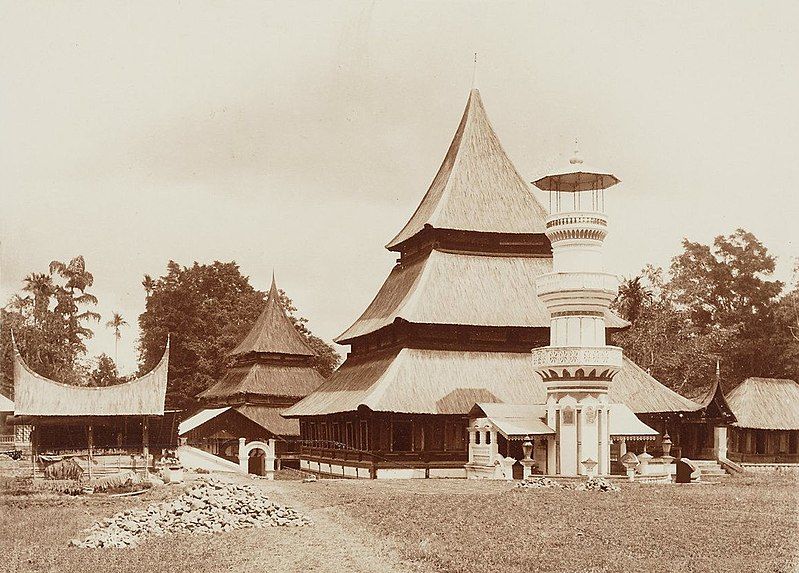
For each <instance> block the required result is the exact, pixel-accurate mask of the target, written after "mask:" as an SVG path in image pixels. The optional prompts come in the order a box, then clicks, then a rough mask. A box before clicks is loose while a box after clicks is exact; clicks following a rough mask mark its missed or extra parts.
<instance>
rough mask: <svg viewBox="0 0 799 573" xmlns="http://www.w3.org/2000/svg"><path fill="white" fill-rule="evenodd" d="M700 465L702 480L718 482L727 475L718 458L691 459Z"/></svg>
mask: <svg viewBox="0 0 799 573" xmlns="http://www.w3.org/2000/svg"><path fill="white" fill-rule="evenodd" d="M691 461H692V462H693V463H694V464H696V465H697V466H698V467H699V471H700V473H701V476H702V477H701V480H702V481H706V482H718V481H720V480H722V479H724V478H726V477H727V471H726V470H725V469H724V468H723V467H721V465H720V464H719V463H718V462H717V461H716V460H691Z"/></svg>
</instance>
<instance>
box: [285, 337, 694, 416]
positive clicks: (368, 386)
mask: <svg viewBox="0 0 799 573" xmlns="http://www.w3.org/2000/svg"><path fill="white" fill-rule="evenodd" d="M609 397H610V400H611V401H612V402H614V403H622V404H626V405H627V406H628V407H629V408H630V409H631V410H633V411H634V412H636V413H653V412H675V411H677V412H680V411H693V410H695V409H697V408H698V405H697V404H695V403H694V402H691V401H690V400H688V399H687V398H683V397H682V396H680V395H679V394H677V393H675V392H673V391H672V390H669V389H668V388H666V387H665V386H663V385H662V384H660V383H659V382H657V381H656V380H655V379H654V378H652V377H651V376H649V375H648V374H647V373H646V372H644V371H643V370H641V369H640V368H638V367H637V366H635V364H633V363H632V361H630V360H628V359H625V361H624V366H623V367H622V370H621V372H620V373H619V374H617V375H616V377H615V378H614V380H613V384H612V385H611V389H610V396H609ZM545 400H546V390H545V388H544V384H543V382H542V381H541V378H540V377H539V376H538V375H537V374H536V372H535V364H534V362H533V359H532V355H531V354H529V353H513V352H466V351H449V350H419V349H410V348H404V349H401V350H398V351H393V352H390V353H386V354H382V355H379V356H376V357H375V358H373V359H371V360H367V361H362V362H359V361H352V360H348V361H346V362H345V363H344V364H343V365H342V366H341V368H339V369H338V370H337V371H336V372H335V373H334V374H333V376H331V377H330V378H329V379H328V380H326V381H325V382H324V383H323V384H322V386H320V387H319V389H318V390H316V391H315V392H312V393H311V394H309V395H308V396H306V397H305V398H303V399H302V400H300V401H299V402H298V403H297V404H295V405H294V406H292V407H290V408H288V409H287V410H286V411H285V412H284V415H286V416H315V415H324V414H333V413H337V412H352V411H355V410H357V409H358V408H359V407H366V408H369V409H371V410H374V411H381V412H403V413H414V414H467V413H468V412H469V410H470V409H471V407H472V406H473V405H474V404H475V403H485V402H504V403H507V404H543V403H544V401H545Z"/></svg>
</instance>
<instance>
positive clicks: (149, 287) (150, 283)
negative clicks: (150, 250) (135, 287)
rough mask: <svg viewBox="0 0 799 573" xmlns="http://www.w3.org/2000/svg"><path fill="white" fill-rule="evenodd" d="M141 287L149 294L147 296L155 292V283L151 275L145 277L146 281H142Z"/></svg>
mask: <svg viewBox="0 0 799 573" xmlns="http://www.w3.org/2000/svg"><path fill="white" fill-rule="evenodd" d="M141 286H143V287H144V292H145V293H147V296H150V293H151V292H153V288H155V281H154V280H153V277H151V276H150V275H144V279H142V281H141Z"/></svg>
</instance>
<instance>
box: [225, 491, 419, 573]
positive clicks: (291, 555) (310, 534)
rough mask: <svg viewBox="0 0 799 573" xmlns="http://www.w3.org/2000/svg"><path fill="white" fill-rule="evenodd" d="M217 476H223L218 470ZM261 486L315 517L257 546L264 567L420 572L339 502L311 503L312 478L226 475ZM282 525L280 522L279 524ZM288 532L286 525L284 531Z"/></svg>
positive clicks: (319, 572) (320, 572)
mask: <svg viewBox="0 0 799 573" xmlns="http://www.w3.org/2000/svg"><path fill="white" fill-rule="evenodd" d="M220 477H222V476H220ZM222 479H230V480H232V481H237V482H240V483H248V484H250V485H254V486H256V487H258V488H260V489H262V490H263V491H264V492H265V493H266V494H267V495H268V496H269V497H270V499H273V500H274V501H275V502H277V503H279V504H281V505H287V506H291V507H293V508H294V509H297V510H298V511H300V512H302V513H303V514H304V515H307V516H308V517H310V518H311V519H312V520H313V521H314V525H313V526H311V527H303V528H297V529H293V531H292V532H291V533H292V534H291V535H274V536H271V537H270V542H269V544H268V546H266V545H265V546H264V547H263V549H262V550H261V551H260V555H259V556H258V560H260V561H261V563H262V564H263V570H280V571H291V572H293V571H297V572H299V571H313V572H314V573H342V572H343V571H346V572H347V573H350V572H354V573H371V572H375V573H420V571H422V570H421V569H419V567H418V566H415V565H412V564H410V563H408V562H403V561H402V559H401V558H400V557H399V555H398V554H397V551H396V550H395V548H394V547H393V546H392V545H391V543H390V542H388V541H382V540H381V539H379V538H378V537H376V536H375V535H374V534H372V533H370V532H368V531H366V530H365V529H364V528H362V527H360V526H359V525H358V524H357V523H355V522H353V521H352V520H351V519H348V518H347V517H346V516H345V514H344V512H343V511H342V510H341V508H340V507H337V506H320V505H319V504H316V503H314V499H313V498H314V496H313V493H312V491H311V492H308V491H306V490H308V489H310V488H309V487H306V488H305V489H300V488H303V486H310V487H311V488H312V487H313V484H301V483H299V482H293V481H277V480H276V481H266V480H260V479H259V480H252V479H250V478H245V477H241V476H226V477H224V478H222ZM281 529H284V528H281ZM287 533H288V531H287Z"/></svg>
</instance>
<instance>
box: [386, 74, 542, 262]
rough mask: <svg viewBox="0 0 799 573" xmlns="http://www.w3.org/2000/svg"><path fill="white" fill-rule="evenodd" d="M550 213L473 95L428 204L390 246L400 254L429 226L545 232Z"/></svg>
mask: <svg viewBox="0 0 799 573" xmlns="http://www.w3.org/2000/svg"><path fill="white" fill-rule="evenodd" d="M546 218H547V213H546V211H545V210H544V208H543V207H542V206H541V204H540V203H539V202H538V200H537V199H536V198H535V195H534V194H533V192H532V191H531V190H530V188H529V187H528V186H527V184H526V183H525V182H524V180H523V179H522V178H521V176H520V175H519V173H518V171H516V168H515V167H514V166H513V163H511V161H510V159H509V158H508V156H507V154H506V153H505V150H504V149H503V148H502V144H501V143H500V141H499V138H498V137H497V134H496V133H495V132H494V129H493V127H491V123H490V122H489V121H488V116H487V115H486V111H485V108H484V107H483V101H482V99H481V98H480V92H479V91H477V90H476V89H473V90H472V91H471V93H470V94H469V100H468V102H467V103H466V109H465V110H464V112H463V117H462V118H461V121H460V124H459V125H458V129H457V131H456V132H455V137H454V138H453V139H452V143H451V144H450V146H449V150H448V151H447V154H446V156H445V157H444V161H443V162H442V164H441V167H440V168H439V170H438V173H436V176H435V178H434V179H433V182H432V183H431V184H430V188H429V189H428V190H427V193H426V194H425V196H424V198H423V199H422V202H421V203H420V204H419V206H418V207H417V208H416V211H415V212H414V214H413V215H412V216H411V218H410V220H409V221H408V222H407V223H406V225H405V227H403V229H402V230H401V231H400V232H399V234H397V236H396V237H394V238H393V239H392V240H391V241H390V242H389V243H388V245H386V248H387V249H389V250H399V249H398V248H397V247H398V245H400V243H403V242H404V241H406V240H408V239H410V238H411V237H413V236H414V235H416V234H417V233H418V232H419V231H421V230H422V229H424V227H425V226H431V227H435V228H438V229H459V230H466V231H470V230H471V231H483V232H493V233H543V232H544V229H545V221H546Z"/></svg>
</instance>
